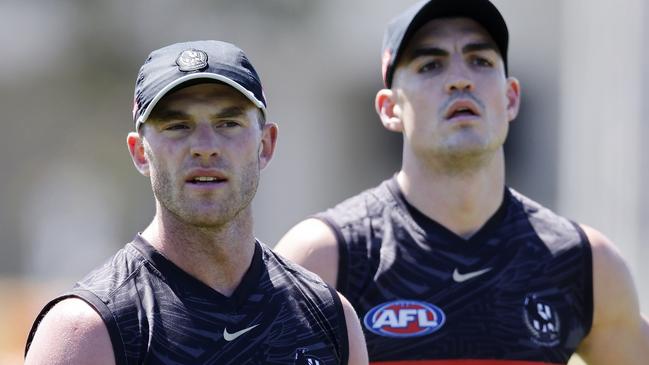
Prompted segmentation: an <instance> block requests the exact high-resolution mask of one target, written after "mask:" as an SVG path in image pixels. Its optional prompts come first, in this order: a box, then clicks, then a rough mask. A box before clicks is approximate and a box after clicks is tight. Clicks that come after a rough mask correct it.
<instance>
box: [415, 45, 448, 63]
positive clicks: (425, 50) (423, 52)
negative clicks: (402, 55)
mask: <svg viewBox="0 0 649 365" xmlns="http://www.w3.org/2000/svg"><path fill="white" fill-rule="evenodd" d="M448 55H449V53H448V51H446V50H444V49H441V48H439V47H421V48H417V49H415V50H413V51H412V52H411V53H410V57H409V58H410V59H411V60H414V59H415V58H417V57H425V56H442V57H443V56H448Z"/></svg>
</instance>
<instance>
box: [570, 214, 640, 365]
mask: <svg viewBox="0 0 649 365" xmlns="http://www.w3.org/2000/svg"><path fill="white" fill-rule="evenodd" d="M583 228H584V231H585V232H586V235H587V236H588V238H589V240H590V242H591V246H592V250H593V292H594V293H593V296H594V298H593V300H594V310H593V312H594V313H593V326H592V329H591V331H590V334H589V335H588V337H586V338H585V339H584V341H583V342H582V343H581V345H580V346H579V348H578V349H577V352H578V354H579V355H580V356H581V357H582V358H583V359H584V360H585V361H586V362H587V363H588V364H589V365H610V364H617V365H635V364H643V363H645V362H646V361H647V359H649V322H648V321H647V319H646V318H643V317H642V315H641V314H640V308H639V304H638V296H637V293H636V290H635V287H634V284H633V279H632V277H631V273H630V271H629V268H628V267H627V265H626V263H625V262H624V260H623V258H622V256H621V255H620V253H619V251H618V250H617V248H616V247H615V246H614V245H613V243H612V242H611V241H610V240H609V239H608V238H606V237H605V236H604V235H603V234H601V233H600V232H598V231H596V230H594V229H593V228H590V227H587V226H583Z"/></svg>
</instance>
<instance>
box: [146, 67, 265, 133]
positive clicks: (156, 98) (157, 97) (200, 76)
mask: <svg viewBox="0 0 649 365" xmlns="http://www.w3.org/2000/svg"><path fill="white" fill-rule="evenodd" d="M200 79H204V80H215V81H220V82H222V83H224V84H227V85H229V86H232V87H233V88H235V89H236V90H237V91H239V92H240V93H241V94H243V96H245V97H246V98H248V99H249V100H250V101H251V102H252V103H253V104H255V106H256V107H258V108H259V109H261V110H262V112H263V113H264V116H266V106H265V105H264V103H263V102H262V101H261V100H259V99H257V98H256V97H255V94H253V93H252V92H250V91H248V90H246V88H245V87H243V86H241V84H239V83H237V82H236V81H234V80H232V79H230V78H228V77H225V76H223V75H219V74H215V73H211V72H197V73H192V74H189V75H185V76H183V77H179V78H177V79H176V80H174V81H173V82H170V83H169V84H167V85H166V86H165V87H164V88H162V90H160V91H159V92H158V93H157V94H156V95H155V96H154V97H153V99H152V100H151V102H150V103H149V105H148V106H147V108H146V110H144V112H143V113H142V114H141V115H140V117H139V118H138V119H137V121H136V122H135V130H136V131H137V130H138V129H140V126H141V125H142V124H143V123H144V122H145V121H146V120H147V118H148V117H149V115H150V114H151V112H152V111H153V108H155V106H156V105H157V104H158V102H159V101H160V99H162V98H163V97H164V96H165V95H167V93H169V92H170V91H171V90H173V89H174V88H176V87H178V86H180V85H182V84H184V83H187V82H190V81H193V80H200Z"/></svg>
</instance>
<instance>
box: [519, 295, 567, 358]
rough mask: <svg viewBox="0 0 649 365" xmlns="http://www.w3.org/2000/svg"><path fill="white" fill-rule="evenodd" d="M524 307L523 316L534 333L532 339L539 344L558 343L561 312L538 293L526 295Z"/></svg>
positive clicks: (549, 344)
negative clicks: (537, 294)
mask: <svg viewBox="0 0 649 365" xmlns="http://www.w3.org/2000/svg"><path fill="white" fill-rule="evenodd" d="M523 307H524V309H523V318H525V324H526V325H527V328H528V329H529V330H530V332H531V333H532V341H533V342H534V343H536V344H537V345H539V346H556V345H558V344H559V340H560V336H559V334H560V332H559V330H560V329H561V321H560V320H559V313H557V311H556V310H555V309H554V308H553V307H552V306H551V305H550V304H549V303H548V302H547V301H544V300H542V299H540V298H538V297H537V296H536V295H528V296H526V297H525V302H524V306H523Z"/></svg>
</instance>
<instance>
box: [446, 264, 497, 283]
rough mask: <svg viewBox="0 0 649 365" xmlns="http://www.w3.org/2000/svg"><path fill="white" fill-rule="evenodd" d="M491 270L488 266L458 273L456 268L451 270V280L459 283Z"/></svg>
mask: <svg viewBox="0 0 649 365" xmlns="http://www.w3.org/2000/svg"><path fill="white" fill-rule="evenodd" d="M489 271H491V268H490V267H488V268H486V269H482V270H478V271H472V272H467V273H464V274H460V272H459V271H457V268H456V269H455V270H454V271H453V280H455V281H456V282H458V283H461V282H463V281H467V280H471V279H473V278H475V277H478V276H480V275H482V274H484V273H487V272H489Z"/></svg>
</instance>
